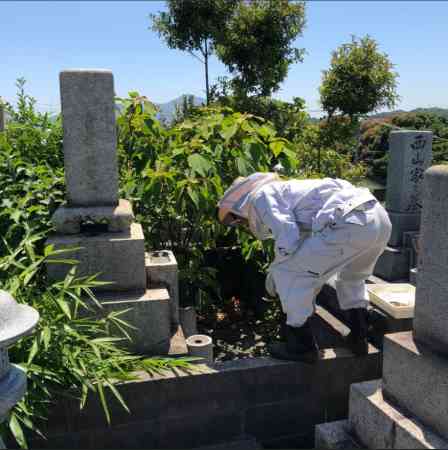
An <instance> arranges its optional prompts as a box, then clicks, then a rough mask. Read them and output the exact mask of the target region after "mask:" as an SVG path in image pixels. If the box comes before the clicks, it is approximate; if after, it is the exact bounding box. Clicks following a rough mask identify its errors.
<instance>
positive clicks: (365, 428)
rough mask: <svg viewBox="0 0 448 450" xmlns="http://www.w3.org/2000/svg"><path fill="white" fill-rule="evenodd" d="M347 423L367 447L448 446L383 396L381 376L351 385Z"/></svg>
mask: <svg viewBox="0 0 448 450" xmlns="http://www.w3.org/2000/svg"><path fill="white" fill-rule="evenodd" d="M349 424H350V429H351V430H352V432H353V433H354V434H355V435H356V436H357V437H358V438H359V439H360V441H362V443H363V445H365V446H366V447H368V448H396V449H401V448H448V441H445V440H444V439H442V438H441V437H440V436H438V435H437V434H435V433H434V432H433V431H432V430H431V429H429V428H428V427H426V426H425V425H423V424H422V423H421V422H420V421H418V420H417V419H416V418H415V417H414V416H413V415H410V414H407V413H406V412H405V411H403V410H401V409H400V408H398V407H397V406H395V405H393V404H391V403H389V402H388V401H386V400H385V399H384V398H383V393H382V390H381V380H375V381H367V382H364V383H359V384H352V385H351V387H350V405H349Z"/></svg>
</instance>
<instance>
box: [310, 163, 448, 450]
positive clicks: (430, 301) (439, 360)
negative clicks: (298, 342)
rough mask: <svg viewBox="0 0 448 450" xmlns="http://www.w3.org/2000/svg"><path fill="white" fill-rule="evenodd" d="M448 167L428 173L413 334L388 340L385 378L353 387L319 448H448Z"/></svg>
mask: <svg viewBox="0 0 448 450" xmlns="http://www.w3.org/2000/svg"><path fill="white" fill-rule="evenodd" d="M447 299H448V166H434V167H431V168H430V169H429V170H427V171H426V173H425V180H424V192H423V212H422V225H421V238H420V252H419V272H418V275H417V293H416V300H415V304H416V306H415V318H414V331H413V333H412V332H405V333H395V334H390V335H387V336H385V340H384V350H383V378H382V380H376V381H371V382H367V383H359V384H353V385H352V386H351V392H350V406H349V419H348V421H340V422H333V423H329V424H324V425H318V426H317V428H316V447H318V448H342V447H341V446H345V447H347V446H348V445H352V447H351V448H353V446H356V445H358V446H361V447H368V448H448V300H447Z"/></svg>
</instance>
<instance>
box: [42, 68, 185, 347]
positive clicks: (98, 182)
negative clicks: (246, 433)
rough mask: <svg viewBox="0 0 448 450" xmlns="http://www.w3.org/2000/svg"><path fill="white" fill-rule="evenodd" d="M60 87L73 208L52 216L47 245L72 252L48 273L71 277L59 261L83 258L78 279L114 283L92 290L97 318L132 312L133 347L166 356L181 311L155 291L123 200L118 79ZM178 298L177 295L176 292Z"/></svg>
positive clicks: (104, 74) (96, 74)
mask: <svg viewBox="0 0 448 450" xmlns="http://www.w3.org/2000/svg"><path fill="white" fill-rule="evenodd" d="M60 87H61V102H62V108H61V109H62V122H63V128H64V140H63V146H64V165H65V179H66V185H67V205H64V206H61V207H60V208H58V210H57V211H56V212H55V213H54V214H53V216H52V222H53V225H54V228H55V232H54V233H53V234H52V235H50V237H49V238H48V241H47V244H51V245H53V247H54V248H55V249H56V250H65V251H67V253H65V252H64V253H61V254H59V255H55V256H54V257H53V258H52V259H53V260H56V262H53V263H49V264H47V272H48V275H49V277H50V278H51V279H55V280H62V279H64V278H65V277H66V275H67V273H68V271H69V270H70V269H71V267H72V266H71V265H69V264H66V263H64V261H61V262H59V261H60V260H64V259H66V258H73V259H76V260H77V261H78V264H77V266H76V275H77V276H91V275H97V280H99V281H103V282H107V284H104V285H101V286H97V287H95V288H94V289H93V290H94V292H95V294H96V297H97V299H98V300H99V302H100V303H101V305H102V308H101V309H98V311H97V313H98V315H100V316H102V315H107V314H109V313H111V312H116V311H123V310H128V311H127V312H126V313H124V315H123V316H121V319H123V320H125V321H127V322H128V323H129V324H130V325H131V326H133V328H132V329H131V330H129V335H130V337H131V339H132V342H130V343H129V344H128V347H129V348H130V349H131V350H132V351H135V352H139V353H147V354H153V353H157V354H163V353H165V354H166V353H167V352H168V351H169V347H170V339H171V329H170V319H171V318H172V317H173V316H175V314H177V316H176V317H178V312H177V311H178V308H177V303H175V302H173V301H172V300H171V299H170V296H169V294H168V292H167V290H166V289H148V284H147V276H146V271H147V270H146V266H145V240H144V235H143V229H142V226H141V225H140V224H138V223H136V222H135V221H134V214H133V211H132V206H131V204H130V203H129V202H128V201H126V200H124V199H119V198H118V166H117V148H116V139H117V136H116V131H115V128H116V123H115V113H114V85H113V76H112V73H111V72H110V71H108V70H82V69H79V70H64V71H63V72H61V74H60ZM173 273H174V272H173ZM175 275H176V277H177V271H176V273H175ZM173 280H174V278H173ZM176 282H177V278H176ZM172 294H173V295H177V291H175V290H174V288H173V289H172ZM170 305H173V306H172V307H171V312H170ZM92 306H93V307H94V305H92ZM174 306H175V307H174ZM177 322H178V320H177Z"/></svg>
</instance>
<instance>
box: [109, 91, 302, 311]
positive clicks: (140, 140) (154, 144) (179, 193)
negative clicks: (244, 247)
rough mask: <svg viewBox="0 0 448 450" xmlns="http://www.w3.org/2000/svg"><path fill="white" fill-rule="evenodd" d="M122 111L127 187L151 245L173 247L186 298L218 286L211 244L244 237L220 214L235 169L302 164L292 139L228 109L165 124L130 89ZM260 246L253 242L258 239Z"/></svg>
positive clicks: (206, 110) (289, 170)
mask: <svg viewBox="0 0 448 450" xmlns="http://www.w3.org/2000/svg"><path fill="white" fill-rule="evenodd" d="M121 102H122V104H123V106H124V109H123V114H122V115H121V116H120V117H119V118H118V125H119V130H120V132H119V152H120V158H121V161H122V189H123V195H124V196H125V197H126V198H129V199H132V200H133V204H134V208H135V211H136V213H137V219H138V220H139V221H140V222H141V223H142V224H143V226H144V230H145V235H146V242H147V245H148V246H149V247H150V248H171V249H172V250H173V251H174V252H175V254H176V258H177V259H178V262H179V266H180V269H181V283H183V289H181V292H182V293H183V294H184V298H182V299H181V300H182V301H183V302H185V301H188V297H190V300H191V296H192V295H194V294H193V293H192V288H193V286H196V287H201V288H203V289H205V290H210V289H212V290H213V289H214V288H216V285H215V284H214V282H213V271H212V270H210V268H208V269H207V268H205V267H204V266H203V258H204V253H205V251H206V250H208V249H210V248H215V247H216V246H219V245H230V246H231V245H238V242H240V243H241V239H243V240H246V239H247V238H246V237H245V236H244V237H242V236H240V237H238V235H237V234H235V232H232V231H230V232H229V231H228V230H227V229H225V228H223V227H222V226H221V225H220V224H219V223H218V222H217V220H216V215H215V213H216V204H217V202H218V200H219V199H220V197H221V196H222V194H223V192H224V190H225V189H226V188H227V187H228V186H229V185H230V184H231V182H232V181H233V180H234V179H235V178H236V177H237V176H240V175H241V176H245V175H249V174H250V173H252V172H255V171H268V170H270V168H271V167H272V166H273V165H274V164H275V163H276V162H281V163H282V164H283V166H284V167H285V168H286V170H287V173H288V174H293V173H294V172H295V170H296V167H297V162H298V161H297V157H296V153H295V152H294V151H293V148H292V146H291V144H290V143H289V142H288V141H287V140H285V139H283V138H280V137H278V136H277V134H276V132H275V130H274V129H273V128H272V126H270V125H269V124H268V123H266V122H265V121H264V120H263V119H260V118H257V117H255V116H252V115H249V114H241V113H235V112H233V111H232V110H231V109H229V108H202V109H197V110H196V112H195V113H194V114H193V115H192V116H191V117H190V118H189V119H187V120H185V121H183V122H182V123H180V124H177V125H175V126H174V127H172V128H171V129H168V130H164V129H163V128H162V127H161V126H160V124H159V123H158V122H157V120H156V119H155V109H154V107H153V105H152V104H151V103H150V102H149V101H148V100H147V99H145V98H144V97H139V96H138V94H136V93H131V97H130V99H122V100H121ZM254 245H255V244H254Z"/></svg>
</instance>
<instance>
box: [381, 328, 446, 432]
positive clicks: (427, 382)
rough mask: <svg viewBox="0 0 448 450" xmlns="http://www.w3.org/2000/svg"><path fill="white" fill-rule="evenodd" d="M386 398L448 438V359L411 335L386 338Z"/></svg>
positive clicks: (396, 335)
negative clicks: (422, 344) (417, 341)
mask: <svg viewBox="0 0 448 450" xmlns="http://www.w3.org/2000/svg"><path fill="white" fill-rule="evenodd" d="M383 390H384V396H385V397H386V398H387V399H390V400H392V401H394V402H396V404H398V405H400V407H402V408H403V409H404V410H407V411H412V413H413V414H414V415H415V416H417V417H418V418H419V419H420V420H421V421H422V422H423V423H425V424H426V425H427V426H429V427H431V428H433V429H434V430H435V431H436V432H437V433H440V435H441V436H443V437H444V438H445V439H448V420H447V417H448V358H444V357H441V356H439V355H437V354H435V353H433V352H432V351H431V350H430V349H428V348H426V347H424V346H421V345H419V344H417V343H416V342H415V341H414V339H413V337H412V333H411V332H407V333H395V334H390V335H387V336H385V337H384V353H383Z"/></svg>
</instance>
